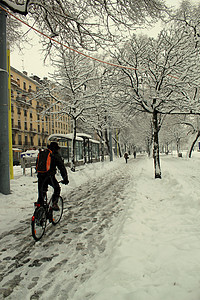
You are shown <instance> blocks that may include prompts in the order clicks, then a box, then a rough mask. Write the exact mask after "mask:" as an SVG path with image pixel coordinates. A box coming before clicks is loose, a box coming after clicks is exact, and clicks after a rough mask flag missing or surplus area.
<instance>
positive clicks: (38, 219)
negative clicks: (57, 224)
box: [31, 206, 47, 241]
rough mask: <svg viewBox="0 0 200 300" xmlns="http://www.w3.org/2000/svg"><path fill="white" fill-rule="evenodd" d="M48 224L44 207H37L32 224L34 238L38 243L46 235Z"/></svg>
mask: <svg viewBox="0 0 200 300" xmlns="http://www.w3.org/2000/svg"><path fill="white" fill-rule="evenodd" d="M46 224H47V217H46V212H45V209H44V207H42V206H41V207H37V208H36V209H35V211H34V215H33V217H32V222H31V228H32V236H33V238H34V239H35V240H36V241H39V240H40V239H41V238H42V236H43V235H44V232H45V228H46Z"/></svg>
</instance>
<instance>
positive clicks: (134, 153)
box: [133, 150, 136, 158]
mask: <svg viewBox="0 0 200 300" xmlns="http://www.w3.org/2000/svg"><path fill="white" fill-rule="evenodd" d="M133 155H134V158H136V150H135V151H134V152H133Z"/></svg>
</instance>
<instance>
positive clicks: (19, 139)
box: [18, 134, 22, 145]
mask: <svg viewBox="0 0 200 300" xmlns="http://www.w3.org/2000/svg"><path fill="white" fill-rule="evenodd" d="M18 144H19V145H22V136H21V135H20V134H19V135H18Z"/></svg>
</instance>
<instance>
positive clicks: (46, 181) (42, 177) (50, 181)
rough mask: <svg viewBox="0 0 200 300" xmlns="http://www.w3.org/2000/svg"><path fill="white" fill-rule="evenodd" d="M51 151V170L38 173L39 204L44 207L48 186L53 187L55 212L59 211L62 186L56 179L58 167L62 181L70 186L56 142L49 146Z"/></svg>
mask: <svg viewBox="0 0 200 300" xmlns="http://www.w3.org/2000/svg"><path fill="white" fill-rule="evenodd" d="M47 148H48V149H49V150H51V151H52V155H51V165H50V170H49V171H48V172H46V173H39V172H38V175H37V176H38V196H39V197H38V203H39V204H41V205H43V203H44V196H45V194H46V192H47V190H48V185H50V186H52V187H53V189H54V193H53V195H52V198H53V199H52V200H53V205H52V209H53V210H59V207H58V204H57V202H58V198H59V196H60V186H59V183H58V181H57V179H56V177H55V175H56V171H57V170H56V167H57V168H58V169H59V170H60V173H61V176H62V178H63V180H62V181H61V182H62V183H63V184H68V183H69V180H68V175H67V170H66V168H65V165H64V161H63V160H62V157H61V156H60V154H59V152H58V151H59V149H60V147H59V145H58V143H56V142H51V144H50V145H48V146H47Z"/></svg>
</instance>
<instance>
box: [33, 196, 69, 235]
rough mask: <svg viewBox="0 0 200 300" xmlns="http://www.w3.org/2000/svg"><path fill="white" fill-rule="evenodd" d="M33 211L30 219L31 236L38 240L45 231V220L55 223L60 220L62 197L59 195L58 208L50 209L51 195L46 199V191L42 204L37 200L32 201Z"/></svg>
mask: <svg viewBox="0 0 200 300" xmlns="http://www.w3.org/2000/svg"><path fill="white" fill-rule="evenodd" d="M34 206H35V207H36V208H35V211H34V213H33V216H32V220H31V229H32V236H33V238H34V239H35V240H36V241H39V240H40V239H41V238H42V236H43V235H44V233H45V230H46V226H47V220H49V223H52V224H53V225H56V224H58V223H59V222H60V220H61V218H62V214H63V198H62V197H61V196H59V198H58V207H59V210H53V209H52V196H51V198H50V200H49V201H48V199H47V193H45V196H44V204H43V205H41V204H39V203H38V202H35V203H34Z"/></svg>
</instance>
